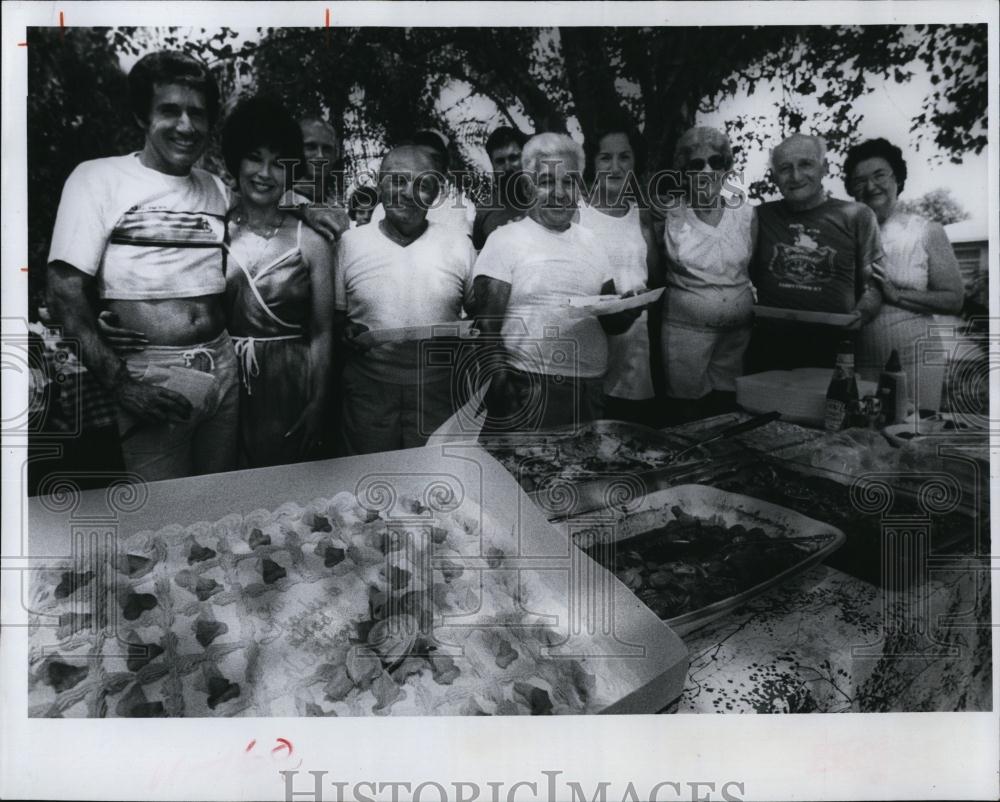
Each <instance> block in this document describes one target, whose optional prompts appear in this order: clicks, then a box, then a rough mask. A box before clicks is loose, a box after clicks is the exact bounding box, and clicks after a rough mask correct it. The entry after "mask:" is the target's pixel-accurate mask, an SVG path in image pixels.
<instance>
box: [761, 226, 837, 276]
mask: <svg viewBox="0 0 1000 802" xmlns="http://www.w3.org/2000/svg"><path fill="white" fill-rule="evenodd" d="M788 229H789V231H790V232H791V233H792V235H793V237H794V241H793V242H791V243H787V242H779V243H777V244H776V245H775V246H774V254H773V255H772V257H771V262H770V264H769V265H768V268H767V269H768V272H770V273H771V275H773V276H774V277H775V279H777V281H778V286H779V287H794V288H796V289H800V290H807V291H813V292H821V291H822V290H823V287H824V286H825V285H827V284H829V283H830V280H831V279H832V278H833V274H834V263H835V260H836V257H837V252H836V251H835V250H834V249H833V248H831V247H829V246H828V245H820V244H819V241H818V240H819V238H820V236H821V234H820V232H819V230H818V229H815V228H806V227H805V226H804V225H803V224H801V223H793V224H791V225H790V226H789V227H788Z"/></svg>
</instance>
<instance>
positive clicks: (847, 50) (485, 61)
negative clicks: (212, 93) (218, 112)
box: [28, 25, 987, 270]
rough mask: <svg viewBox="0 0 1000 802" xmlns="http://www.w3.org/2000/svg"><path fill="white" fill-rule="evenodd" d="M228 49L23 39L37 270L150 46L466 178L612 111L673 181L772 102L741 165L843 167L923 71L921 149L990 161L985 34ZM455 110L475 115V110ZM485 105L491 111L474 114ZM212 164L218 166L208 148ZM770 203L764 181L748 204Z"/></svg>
mask: <svg viewBox="0 0 1000 802" xmlns="http://www.w3.org/2000/svg"><path fill="white" fill-rule="evenodd" d="M239 40H240V37H238V36H237V34H236V33H235V32H233V31H231V30H228V29H225V28H220V29H213V30H202V31H200V32H193V33H192V32H190V31H181V30H180V29H142V28H115V29H111V30H107V29H86V28H72V29H67V30H66V31H65V32H59V31H58V30H56V29H38V28H35V29H31V31H30V33H29V44H30V47H29V48H28V63H29V82H30V83H29V86H30V92H29V97H28V132H29V136H28V141H29V161H30V164H31V171H32V182H31V183H32V191H31V192H30V193H29V218H30V238H31V243H32V254H31V261H30V264H31V266H32V269H33V270H35V269H36V268H37V267H38V266H39V265H41V264H43V260H44V250H45V243H46V242H47V238H48V236H49V232H50V231H51V226H52V222H53V219H54V215H55V207H56V203H57V200H58V191H59V187H61V185H62V182H63V181H64V180H65V178H66V176H67V175H68V174H69V171H70V170H71V169H72V167H73V166H75V165H76V164H77V163H78V162H80V161H82V160H84V159H88V158H94V157H97V156H104V155H112V154H116V153H122V152H125V151H127V150H129V149H131V148H135V147H137V146H138V144H139V142H138V141H137V136H138V131H137V129H136V128H135V126H134V125H133V124H132V122H131V121H130V120H128V119H127V116H126V111H125V108H126V105H127V104H126V102H125V76H124V74H123V72H122V70H121V69H120V67H119V64H118V57H119V55H122V56H126V57H132V58H134V57H135V56H136V55H139V54H140V53H142V52H145V51H147V50H149V49H150V48H151V47H176V48H178V49H184V50H187V51H188V52H190V53H192V54H193V55H195V56H197V57H199V58H201V59H202V60H204V61H205V62H206V63H207V64H209V66H210V67H211V69H212V71H213V73H214V74H215V76H216V78H217V79H218V81H219V84H220V88H221V89H222V91H223V96H224V97H226V98H229V99H230V101H232V100H233V99H234V98H235V97H236V96H238V95H239V94H240V93H241V92H249V91H261V92H269V93H273V94H276V95H278V96H279V97H281V98H282V100H283V101H284V102H285V103H286V104H287V105H288V106H289V107H290V108H291V110H292V111H293V112H294V113H296V114H305V113H313V114H315V113H317V112H319V113H327V114H329V115H330V117H331V118H332V119H335V120H338V121H340V122H341V127H342V128H343V129H344V133H345V134H346V135H347V137H348V138H350V139H351V141H352V144H353V146H354V150H353V157H354V158H355V160H358V161H364V160H365V159H367V158H374V157H377V156H378V155H380V153H381V150H382V148H383V147H384V146H385V144H386V143H390V142H393V141H398V140H399V139H402V138H404V137H406V136H407V135H408V134H409V133H411V132H412V131H414V130H416V129H418V128H424V127H433V128H438V129H439V130H442V131H444V132H445V133H446V134H448V135H449V136H450V137H451V139H452V143H453V145H452V148H453V152H452V157H453V164H462V162H463V161H464V160H465V157H466V155H467V153H466V151H465V150H463V148H462V147H460V146H461V145H465V146H468V147H481V145H482V142H483V141H484V139H485V137H486V135H487V133H488V131H489V129H490V128H491V127H492V126H495V125H498V124H501V123H507V124H512V123H513V124H516V122H517V121H518V120H521V119H527V120H529V121H530V125H529V127H531V128H533V129H534V130H535V131H550V130H576V127H577V126H578V127H579V130H580V131H582V133H583V135H584V136H585V137H586V136H587V135H588V134H591V133H592V132H593V131H594V130H595V128H596V127H597V126H598V125H599V123H600V121H601V119H602V118H603V117H604V116H606V115H608V114H610V113H613V112H617V113H621V114H625V115H627V116H628V117H630V118H631V120H632V121H633V122H634V123H635V124H636V126H637V127H638V128H639V129H640V130H641V131H642V132H643V136H644V138H645V143H644V144H645V145H646V149H647V151H648V153H649V164H650V167H652V168H654V169H655V168H660V167H664V166H669V164H670V161H671V157H672V153H673V149H674V145H675V143H676V141H677V137H678V136H679V135H680V134H681V133H682V132H683V131H684V130H685V129H686V128H688V127H690V126H691V125H693V124H694V122H695V120H696V118H697V115H698V114H699V112H711V111H713V110H717V109H718V108H719V107H720V105H721V104H722V103H723V102H724V101H726V100H727V99H729V98H733V97H740V96H752V95H754V94H755V93H763V92H765V91H768V92H770V91H771V90H773V89H775V88H777V91H776V93H775V94H776V99H775V100H774V108H773V113H770V114H755V115H753V116H744V117H737V118H734V119H732V120H729V121H727V123H726V126H727V129H728V133H729V134H730V137H731V138H732V140H733V144H734V149H735V151H736V155H737V159H738V161H739V158H740V154H741V152H743V151H745V150H746V149H747V148H748V147H749V146H751V145H757V146H759V145H765V144H771V143H773V142H775V141H776V140H778V139H780V138H781V137H783V136H785V135H787V134H789V133H791V132H793V131H798V130H801V131H804V132H809V133H817V134H821V135H822V136H824V137H825V138H826V139H827V141H828V142H829V143H830V147H831V151H832V152H833V153H834V154H837V153H842V152H844V151H845V150H846V148H847V146H849V145H850V144H852V143H853V141H854V140H855V139H856V137H857V128H858V122H859V119H858V113H857V112H856V111H855V105H856V102H857V101H858V99H859V98H861V97H862V96H864V95H865V94H867V93H869V92H870V91H872V86H873V79H876V78H878V79H887V80H891V81H894V82H896V83H899V84H903V83H906V82H907V81H909V80H910V79H911V78H912V77H913V75H914V70H915V69H916V68H919V67H926V68H927V69H929V70H930V71H931V81H932V89H931V92H930V93H929V95H928V96H927V98H926V99H925V101H924V105H923V108H922V110H921V112H920V114H918V115H917V116H916V117H915V118H914V120H913V131H914V133H915V138H916V142H917V144H918V146H923V145H926V144H933V146H934V148H935V157H936V158H942V157H943V158H948V159H950V160H952V161H955V162H958V161H961V159H962V157H963V155H964V154H965V153H968V152H972V153H979V152H981V151H982V150H983V148H984V147H985V146H986V108H987V87H986V81H987V71H986V63H987V58H986V56H987V49H986V48H987V38H986V25H952V26H940V25H938V26H910V27H902V26H877V25H868V26H835V27H820V26H813V27H781V26H761V27H684V28H678V27H647V28H640V27H631V28H613V27H605V28H579V27H561V28H410V29H404V28H269V29H263V30H262V31H261V32H260V36H259V38H257V39H256V40H255V41H245V42H243V43H242V44H240V43H239ZM445 97H450V98H451V99H452V101H451V102H450V107H451V108H448V109H446V108H444V105H443V104H444V100H443V99H444V98H445ZM465 99H473V100H476V101H478V103H476V104H473V105H474V106H475V108H474V109H473V110H471V111H470V110H469V108H470V106H469V105H464V106H463V105H462V101H463V100H465ZM810 99H811V100H810ZM484 101H488V102H487V103H485V104H484ZM811 101H815V103H812V102H811ZM816 105H818V107H819V109H820V111H819V113H818V114H817V113H815V111H814V110H812V109H814V108H815V106H816ZM484 106H485V107H486V108H490V109H491V108H492V107H494V106H495V108H496V113H495V114H493V115H492V116H490V115H489V114H486V115H484V113H483V111H482V109H483V108H484ZM807 106H808V107H809V108H810V109H811V110H810V111H809V112H808V113H807V111H806V108H807ZM457 110H460V111H457ZM207 160H208V163H209V166H212V167H220V166H221V162H220V161H219V159H218V154H217V149H211V150H210V151H209V154H208V157H207ZM39 178H40V179H41V181H38V179H39ZM41 187H44V190H42V189H41ZM770 189H771V187H770V186H769V185H768V184H767V182H766V181H764V182H758V183H756V184H755V185H752V187H751V194H752V195H754V196H756V197H760V196H761V195H762V194H764V193H767V192H768V191H769V190H770Z"/></svg>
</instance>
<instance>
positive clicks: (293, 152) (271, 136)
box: [222, 97, 305, 178]
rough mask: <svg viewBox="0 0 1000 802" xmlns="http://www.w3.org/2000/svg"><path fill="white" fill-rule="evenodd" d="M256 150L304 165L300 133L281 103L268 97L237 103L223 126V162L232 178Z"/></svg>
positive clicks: (237, 176)
mask: <svg viewBox="0 0 1000 802" xmlns="http://www.w3.org/2000/svg"><path fill="white" fill-rule="evenodd" d="M257 148H270V149H271V150H273V151H274V152H275V153H277V154H278V155H280V156H281V157H282V158H285V159H299V160H300V161H304V155H305V154H304V146H303V144H302V129H301V128H299V124H298V123H297V122H296V121H295V118H294V117H292V115H291V114H289V113H288V109H286V108H285V107H284V106H283V105H282V104H281V103H280V102H278V101H277V100H274V99H273V98H268V97H252V98H249V99H247V100H243V101H240V103H239V104H238V105H237V106H236V108H234V109H233V110H232V111H231V112H230V114H229V116H228V117H227V118H226V122H225V124H224V125H223V126H222V158H223V159H224V160H225V162H226V169H227V170H229V174H230V175H232V177H233V178H239V174H240V162H241V161H243V159H244V158H246V156H247V155H248V154H250V153H252V152H253V151H254V150H256V149H257Z"/></svg>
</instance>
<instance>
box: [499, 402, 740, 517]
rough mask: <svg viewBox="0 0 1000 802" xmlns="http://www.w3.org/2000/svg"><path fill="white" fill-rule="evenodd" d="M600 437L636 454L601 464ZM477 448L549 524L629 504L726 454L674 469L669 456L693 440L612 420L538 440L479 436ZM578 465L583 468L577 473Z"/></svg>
mask: <svg viewBox="0 0 1000 802" xmlns="http://www.w3.org/2000/svg"><path fill="white" fill-rule="evenodd" d="M602 436H603V437H605V438H607V441H611V442H614V441H621V442H623V443H632V444H635V448H634V449H633V448H631V446H629V447H627V448H626V449H625V450H624V451H622V452H617V453H616V454H614V455H610V456H609V458H607V459H602V457H601V455H600V454H599V453H598V452H597V451H595V450H593V449H595V448H597V447H600V446H601V445H602V442H601V437H602ZM479 443H480V445H481V446H482V447H483V448H485V449H486V450H487V451H488V452H489V453H490V454H491V455H492V456H493V457H494V458H495V459H497V460H498V461H499V462H500V463H501V464H502V465H503V466H504V467H505V468H506V469H507V471H508V472H509V473H510V474H511V475H512V476H513V477H514V479H515V480H516V481H517V482H518V483H519V484H520V485H521V487H522V488H523V489H524V490H525V491H526V492H527V493H528V496H529V497H530V498H531V500H532V501H534V502H535V503H536V504H537V505H538V506H539V507H540V508H541V509H542V510H543V512H544V513H545V514H546V517H547V518H549V519H550V520H557V519H560V518H565V517H568V516H571V515H576V514H579V513H583V512H587V511H589V510H595V509H603V508H605V507H608V506H614V505H621V504H624V503H631V502H633V501H635V500H636V499H639V498H642V497H643V496H645V495H647V494H648V493H650V492H652V491H653V490H655V489H656V488H657V487H658V486H661V485H662V484H663V483H664V482H665V481H667V480H669V477H672V476H675V475H677V474H678V473H680V472H682V471H683V470H684V469H686V468H691V467H692V466H694V465H697V464H699V463H705V462H706V461H707V460H708V459H709V458H710V456H711V455H713V454H720V453H722V452H723V451H724V450H725V449H727V448H729V446H728V444H726V443H713V444H712V445H711V446H710V447H701V448H696V449H693V450H692V451H691V452H690V453H689V454H686V455H685V459H684V460H683V462H679V463H676V464H675V463H673V462H672V461H671V457H672V455H673V454H675V453H677V452H679V451H682V450H684V449H685V448H687V447H688V446H689V445H690V444H691V438H689V437H683V436H675V435H673V434H671V433H668V432H663V431H660V430H657V429H652V428H650V427H648V426H642V425H640V424H635V423H627V422H625V421H616V420H597V421H591V422H589V423H587V424H584V425H583V426H580V427H572V426H568V427H561V428H558V429H553V430H552V431H550V432H546V433H542V434H535V433H530V434H528V433H520V434H503V435H493V434H490V435H482V436H480V439H479ZM604 445H607V442H605V443H604ZM588 449H590V450H588ZM581 460H585V461H586V465H583V466H582V467H581V464H582V463H581Z"/></svg>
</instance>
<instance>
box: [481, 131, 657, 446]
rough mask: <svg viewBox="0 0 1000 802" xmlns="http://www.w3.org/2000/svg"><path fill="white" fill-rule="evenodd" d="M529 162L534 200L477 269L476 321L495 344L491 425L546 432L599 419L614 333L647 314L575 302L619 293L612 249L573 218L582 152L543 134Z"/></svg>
mask: <svg viewBox="0 0 1000 802" xmlns="http://www.w3.org/2000/svg"><path fill="white" fill-rule="evenodd" d="M521 162H522V165H523V168H524V171H525V174H526V175H527V177H528V180H529V182H530V184H531V187H530V191H531V193H532V194H533V196H534V200H533V205H532V206H531V208H530V209H529V210H528V216H527V217H526V218H524V219H523V220H520V221H518V222H516V223H508V224H507V225H505V226H502V227H501V228H498V229H497V230H496V231H494V232H493V234H492V235H491V236H490V238H489V239H488V240H487V241H486V245H485V246H484V247H483V250H482V252H481V253H480V254H479V258H478V260H477V261H476V267H475V279H474V291H475V298H476V314H477V318H478V323H477V326H478V328H479V329H480V331H481V332H482V333H483V335H484V345H487V343H489V342H490V341H491V340H492V341H493V343H494V346H493V347H489V346H488V345H487V347H486V348H484V357H483V359H484V365H483V366H484V370H483V371H482V375H484V376H489V377H490V378H491V380H492V382H491V386H490V389H489V393H488V396H487V404H488V408H489V413H490V419H489V421H488V424H487V428H488V429H491V430H505V431H512V430H518V431H525V430H527V431H540V430H544V429H550V428H552V427H556V426H561V425H568V424H579V423H585V422H586V421H589V420H594V419H595V418H599V417H600V416H601V409H602V405H603V396H604V390H603V382H602V378H603V376H604V373H605V372H606V370H607V366H608V340H607V335H608V334H620V333H623V332H625V331H627V330H628V328H629V327H630V326H631V325H632V323H633V322H634V321H635V319H636V318H637V317H638V316H639V311H638V310H630V311H625V312H620V313H617V314H614V315H602V316H599V317H598V316H596V315H594V314H593V313H592V312H587V311H583V310H578V309H574V308H573V307H570V306H569V305H568V300H569V299H570V298H571V297H574V296H577V297H578V296H593V295H607V294H614V293H615V284H614V279H613V271H612V268H611V264H610V263H609V261H608V257H607V255H606V254H605V251H604V249H603V248H602V247H601V246H600V243H599V242H598V241H597V240H596V238H595V235H594V234H593V233H591V232H590V231H588V230H587V229H585V228H583V227H581V226H580V225H578V224H576V223H573V217H574V215H575V214H576V212H577V202H578V199H579V188H580V186H581V174H582V171H583V163H584V155H583V148H581V147H580V146H579V145H578V144H577V143H575V142H574V141H573V140H572V139H570V138H569V137H568V136H566V135H565V134H552V133H547V134H538V135H537V136H534V137H532V138H531V139H529V140H528V142H527V144H526V145H525V146H524V151H523V152H522V154H521ZM498 333H499V335H500V336H499V338H497V337H496V335H497V334H498ZM491 335H492V336H491Z"/></svg>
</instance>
